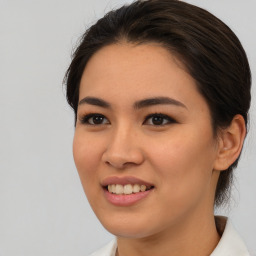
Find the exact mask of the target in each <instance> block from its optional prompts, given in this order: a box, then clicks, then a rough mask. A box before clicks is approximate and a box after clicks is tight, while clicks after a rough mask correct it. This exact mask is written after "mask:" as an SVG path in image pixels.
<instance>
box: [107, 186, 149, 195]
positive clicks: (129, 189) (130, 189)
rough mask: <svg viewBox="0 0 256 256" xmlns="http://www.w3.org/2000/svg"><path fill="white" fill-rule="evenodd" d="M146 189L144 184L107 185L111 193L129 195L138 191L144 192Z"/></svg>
mask: <svg viewBox="0 0 256 256" xmlns="http://www.w3.org/2000/svg"><path fill="white" fill-rule="evenodd" d="M146 190H147V186H146V185H139V184H135V185H132V184H126V185H124V186H123V185H120V184H110V185H108V191H109V192H110V193H113V194H117V195H121V194H125V195H130V194H132V193H139V192H144V191H146Z"/></svg>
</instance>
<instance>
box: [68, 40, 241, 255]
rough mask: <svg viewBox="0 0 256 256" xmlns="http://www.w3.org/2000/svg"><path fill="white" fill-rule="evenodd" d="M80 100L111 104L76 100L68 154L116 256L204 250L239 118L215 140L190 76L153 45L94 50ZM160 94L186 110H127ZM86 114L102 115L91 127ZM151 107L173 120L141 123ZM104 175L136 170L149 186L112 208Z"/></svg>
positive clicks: (212, 237)
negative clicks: (138, 198)
mask: <svg viewBox="0 0 256 256" xmlns="http://www.w3.org/2000/svg"><path fill="white" fill-rule="evenodd" d="M88 96H90V97H97V98H100V99H103V100H104V101H106V102H108V103H109V104H110V105H111V108H110V109H107V108H103V107H101V106H96V105H91V104H88V103H82V104H79V106H78V119H77V124H76V130H75V136H74V143H73V154H74V160H75V164H76V167H77V170H78V173H79V175H80V179H81V183H82V185H83V188H84V191H85V194H86V196H87V198H88V201H89V203H90V205H91V207H92V209H93V210H94V212H95V214H96V215H97V217H98V218H99V220H100V221H101V223H102V225H103V226H104V227H105V228H106V229H107V230H108V231H109V232H111V233H112V234H114V235H116V236H117V241H118V255H119V256H126V255H134V256H136V255H155V256H162V255H170V254H169V253H170V252H172V255H177V256H178V255H191V256H193V255H197V256H200V255H202V256H203V255H209V254H210V253H211V252H212V251H213V250H214V248H215V247H216V245H217V243H218V241H219V239H220V238H219V235H218V233H217V230H216V226H215V221H214V215H213V204H214V193H215V188H216V184H217V180H218V177H219V173H220V170H223V169H224V167H225V165H227V166H229V165H230V164H231V163H232V161H234V160H235V159H236V157H237V156H238V155H237V154H239V152H240V150H241V147H242V142H241V141H243V138H244V134H245V131H244V130H245V129H244V126H243V120H242V119H241V118H240V117H239V116H237V117H236V121H234V125H233V126H232V127H233V130H232V131H231V130H227V131H225V132H223V133H222V134H221V135H220V136H218V138H216V137H214V135H213V130H212V126H211V116H210V111H209V108H208V105H207V102H206V101H205V99H204V98H203V97H202V95H201V94H199V92H198V90H197V88H196V83H195V81H194V79H193V78H192V77H191V76H190V75H189V74H188V73H187V72H186V70H185V69H184V68H183V66H182V64H181V63H180V62H179V61H178V60H177V59H175V57H174V56H172V55H171V54H170V53H169V52H168V51H167V50H166V49H164V48H163V47H161V46H159V45H157V44H143V45H139V46H138V45H137V46H135V45H132V44H128V43H119V44H115V45H109V46H106V47H104V48H102V49H100V50H99V51H98V52H97V53H95V54H94V55H93V56H92V58H91V59H90V60H89V62H88V64H87V66H86V68H85V70H84V73H83V76H82V79H81V84H80V91H79V101H81V100H82V99H84V98H85V97H88ZM160 96H168V97H170V98H172V99H175V100H176V101H179V102H181V103H182V104H183V105H184V106H178V105H175V104H159V105H153V106H147V107H144V108H141V109H134V108H133V104H134V102H135V101H139V100H142V99H145V98H152V97H160ZM90 113H98V114H101V115H103V116H104V117H103V119H102V123H100V124H95V123H94V121H93V119H92V118H91V119H90V122H91V124H85V123H82V122H81V120H82V118H83V117H84V116H85V115H87V114H90ZM152 113H153V114H154V113H162V114H165V115H168V116H170V117H171V118H172V119H174V120H175V121H172V122H169V121H168V120H166V119H162V124H161V125H156V124H155V122H154V121H153V119H152V118H149V119H145V117H146V116H147V115H148V114H152ZM243 129H244V130H243ZM233 131H234V132H233ZM232 132H233V133H232ZM233 134H237V136H236V137H235V136H233ZM233 138H236V140H235V139H233ZM235 146H236V147H235ZM229 149H232V150H233V151H232V152H231V151H230V150H229ZM227 152H228V153H229V154H228V153H227ZM230 152H231V153H230ZM228 156H229V157H228ZM109 176H118V177H124V176H134V177H137V178H140V179H142V180H144V181H147V182H149V183H152V184H154V190H153V191H152V192H151V193H150V194H149V196H148V197H146V198H144V199H143V200H141V201H139V202H137V203H136V204H134V205H132V206H129V207H124V206H114V205H112V204H111V203H110V202H108V201H107V200H106V198H105V197H104V193H103V189H102V186H101V182H102V181H103V180H104V179H105V178H106V177H109Z"/></svg>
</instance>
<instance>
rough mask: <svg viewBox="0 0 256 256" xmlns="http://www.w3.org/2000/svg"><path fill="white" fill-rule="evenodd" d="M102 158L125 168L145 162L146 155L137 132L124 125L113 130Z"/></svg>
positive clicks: (108, 162) (116, 166)
mask: <svg viewBox="0 0 256 256" xmlns="http://www.w3.org/2000/svg"><path fill="white" fill-rule="evenodd" d="M102 160H103V161H104V162H105V163H106V164H108V165H110V166H112V167H114V168H115V169H125V168H127V167H128V166H136V165H140V164H141V163H143V161H144V156H143V152H142V148H141V147H140V146H139V138H138V136H137V135H136V133H135V132H134V131H132V129H127V128H122V127H119V128H118V129H117V130H116V131H112V134H111V136H109V138H108V145H107V148H106V150H105V152H104V153H103V155H102Z"/></svg>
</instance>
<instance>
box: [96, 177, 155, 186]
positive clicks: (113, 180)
mask: <svg viewBox="0 0 256 256" xmlns="http://www.w3.org/2000/svg"><path fill="white" fill-rule="evenodd" d="M110 184H120V185H126V184H138V185H146V186H147V187H152V186H154V185H153V184H152V183H150V182H147V181H145V180H142V179H139V178H136V177H133V176H124V177H118V176H110V177H107V178H105V179H103V181H102V183H101V185H102V186H103V187H106V186H108V185H110Z"/></svg>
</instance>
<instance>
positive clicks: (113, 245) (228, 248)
mask: <svg viewBox="0 0 256 256" xmlns="http://www.w3.org/2000/svg"><path fill="white" fill-rule="evenodd" d="M215 221H216V226H217V230H218V232H219V234H222V235H221V239H220V241H219V243H218V245H217V247H216V248H215V249H214V251H213V252H212V253H211V255H210V256H250V254H249V252H248V250H247V248H246V246H245V244H244V242H243V240H242V239H241V237H240V236H239V235H238V233H237V231H236V230H235V229H234V228H233V226H232V224H231V222H230V220H229V219H228V218H227V217H223V216H216V217H215ZM116 249H117V242H116V239H114V240H112V241H111V242H110V243H108V244H107V245H106V246H104V247H103V248H101V249H100V250H98V251H96V252H94V253H93V254H91V255H90V256H115V254H116Z"/></svg>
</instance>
